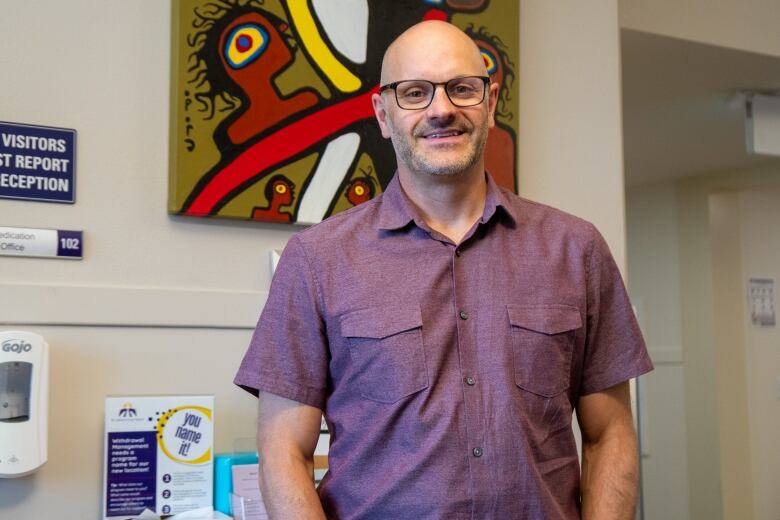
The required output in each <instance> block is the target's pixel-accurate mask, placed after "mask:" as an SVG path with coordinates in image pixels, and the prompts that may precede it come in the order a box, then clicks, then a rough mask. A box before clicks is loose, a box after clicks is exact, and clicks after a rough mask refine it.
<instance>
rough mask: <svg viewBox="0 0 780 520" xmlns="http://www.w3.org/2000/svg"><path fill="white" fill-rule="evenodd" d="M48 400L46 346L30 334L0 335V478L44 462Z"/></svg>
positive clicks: (28, 469)
mask: <svg viewBox="0 0 780 520" xmlns="http://www.w3.org/2000/svg"><path fill="white" fill-rule="evenodd" d="M48 397H49V345H48V344H47V343H46V342H45V341H44V340H43V338H42V337H41V336H39V335H38V334H33V333H31V332H21V331H5V332H0V478H8V477H21V476H24V475H27V474H29V473H32V472H33V471H35V470H37V469H38V468H40V467H41V466H42V465H43V464H44V463H45V462H46V458H47V449H46V444H47V427H48V413H49V404H48V401H49V399H48Z"/></svg>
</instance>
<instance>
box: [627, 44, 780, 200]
mask: <svg viewBox="0 0 780 520" xmlns="http://www.w3.org/2000/svg"><path fill="white" fill-rule="evenodd" d="M621 53H622V78H623V79H622V81H623V139H624V152H625V172H626V183H627V184H629V185H633V184H640V183H645V182H652V181H658V180H662V179H668V178H678V177H684V176H691V175H700V174H705V173H710V172H718V171H728V170H736V169H744V168H749V167H753V166H759V165H765V164H767V163H776V164H777V165H778V166H779V167H780V157H770V156H762V155H749V154H748V153H747V152H746V147H745V126H744V108H743V107H744V105H743V103H742V102H741V101H740V100H739V98H738V97H737V96H736V94H737V93H738V92H741V91H742V92H744V91H778V90H780V57H776V56H767V55H761V54H755V53H751V52H745V51H739V50H734V49H728V48H724V47H716V46H713V45H706V44H702V43H696V42H691V41H686V40H680V39H676V38H670V37H666V36H660V35H656V34H649V33H644V32H639V31H634V30H629V29H623V30H621Z"/></svg>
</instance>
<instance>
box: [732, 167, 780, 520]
mask: <svg viewBox="0 0 780 520" xmlns="http://www.w3.org/2000/svg"><path fill="white" fill-rule="evenodd" d="M776 173H777V176H778V177H780V168H778V170H777V172H776ZM778 180H780V179H778ZM739 209H740V217H741V218H740V219H739V222H740V226H741V229H740V235H741V239H742V247H741V251H742V273H741V275H742V276H741V277H740V280H739V281H740V282H741V284H740V285H741V289H742V291H741V293H742V294H741V295H740V296H741V298H740V300H741V302H742V303H743V305H742V309H743V323H746V324H747V325H746V329H747V335H746V344H745V350H744V351H743V352H744V356H745V357H746V358H747V397H748V402H749V405H748V415H749V418H750V452H751V466H752V479H751V483H752V487H753V507H754V509H755V518H756V520H773V519H776V518H778V517H780V494H778V492H777V485H778V482H780V443H778V437H777V432H778V431H780V393H779V392H780V388H778V384H779V383H778V378H780V348H778V345H780V331H778V328H777V327H772V328H766V329H764V328H759V327H754V326H752V325H750V322H749V321H748V320H749V309H748V308H747V305H745V302H746V297H745V295H746V293H747V286H746V285H747V283H748V279H749V278H751V277H771V278H774V279H775V281H776V282H777V281H780V227H778V222H780V183H778V184H776V185H775V186H774V187H773V188H772V189H761V190H744V191H741V192H740V197H739Z"/></svg>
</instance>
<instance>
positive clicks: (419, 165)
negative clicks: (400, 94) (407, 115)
mask: <svg viewBox="0 0 780 520" xmlns="http://www.w3.org/2000/svg"><path fill="white" fill-rule="evenodd" d="M389 126H390V139H391V141H392V142H393V148H395V153H396V154H397V155H398V160H399V162H403V163H404V164H405V165H406V166H407V167H408V168H409V169H410V170H411V171H413V172H419V173H423V174H426V175H457V174H459V173H462V172H465V171H467V170H468V169H470V168H471V167H473V166H474V165H475V164H477V162H478V161H479V160H480V158H481V157H482V153H483V151H484V149H485V141H486V140H487V134H488V123H487V119H485V120H484V122H483V124H482V125H481V126H480V127H475V126H473V125H472V124H471V123H470V122H469V121H468V120H465V119H464V120H461V121H453V122H450V123H448V124H445V125H426V124H421V125H420V126H419V127H418V128H416V129H415V130H414V133H413V135H411V136H409V135H405V134H403V133H402V132H400V131H397V130H396V128H395V127H394V125H392V123H391V124H390V125H389ZM453 126H455V127H456V128H458V129H460V130H461V131H464V132H466V133H468V134H470V135H471V136H472V137H473V139H471V140H470V141H469V143H468V147H467V148H466V149H465V150H464V151H463V152H462V153H460V154H459V155H457V156H456V157H451V155H450V153H449V151H447V150H442V155H445V156H440V155H439V154H438V153H437V152H436V151H430V152H427V153H423V152H421V150H420V149H419V148H418V147H417V138H418V137H421V136H422V135H424V134H425V133H426V132H430V131H432V130H435V129H437V128H451V127H453Z"/></svg>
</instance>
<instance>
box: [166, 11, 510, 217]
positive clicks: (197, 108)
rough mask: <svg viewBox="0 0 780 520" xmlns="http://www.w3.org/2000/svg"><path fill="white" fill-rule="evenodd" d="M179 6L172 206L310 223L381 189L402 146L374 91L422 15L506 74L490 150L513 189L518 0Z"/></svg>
mask: <svg viewBox="0 0 780 520" xmlns="http://www.w3.org/2000/svg"><path fill="white" fill-rule="evenodd" d="M172 5H173V13H172V26H173V27H172V29H173V30H172V74H171V140H170V171H169V197H168V199H169V200H168V208H169V212H170V213H173V214H179V215H186V216H193V217H221V218H236V219H245V220H258V221H266V222H283V223H300V224H313V223H316V222H320V221H321V220H323V219H324V218H327V217H328V216H330V215H333V214H335V213H338V212H340V211H343V210H345V209H348V208H351V207H353V206H355V205H358V204H360V203H362V202H365V201H366V200H369V199H370V198H372V197H374V196H376V195H378V194H380V193H381V192H382V190H383V189H384V187H385V186H387V183H388V182H389V181H390V179H391V178H392V176H393V174H394V170H395V158H394V154H393V149H392V146H391V144H390V142H389V141H387V140H385V139H384V138H382V136H381V134H380V132H379V128H378V125H377V123H376V121H375V119H374V114H373V110H372V106H371V100H370V98H371V94H372V93H374V92H376V91H377V90H378V86H379V72H380V67H381V61H382V55H383V54H384V51H385V49H386V48H387V45H388V44H389V43H390V42H391V41H392V40H394V39H395V38H396V37H397V36H398V35H399V34H400V33H401V32H403V31H404V30H405V29H407V28H408V27H410V26H411V25H413V24H415V23H417V22H419V21H422V20H428V19H438V20H447V21H449V22H451V23H453V24H455V25H457V26H458V27H460V28H462V29H463V30H464V31H465V32H466V33H467V34H469V35H470V36H471V37H472V38H473V39H474V41H475V42H476V43H477V45H478V46H479V48H480V50H481V52H482V55H483V58H484V60H485V63H486V65H487V68H488V71H489V73H490V75H491V77H492V79H493V81H496V82H498V83H499V84H500V91H499V101H498V107H497V114H496V127H495V128H494V129H492V130H491V131H490V134H489V137H488V144H487V151H486V163H487V168H488V170H489V171H490V172H491V174H492V175H493V177H494V179H495V180H496V182H497V183H498V184H499V185H502V186H505V187H507V188H510V189H513V190H514V189H516V146H517V132H518V128H517V119H518V118H517V110H518V107H517V95H516V79H517V78H516V74H517V57H518V6H517V2H516V1H515V0H174V1H173V2H172ZM419 59H421V60H424V59H425V56H424V54H422V55H421V56H420V57H419Z"/></svg>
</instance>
